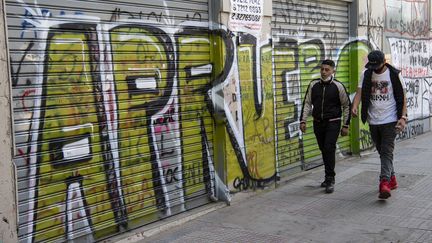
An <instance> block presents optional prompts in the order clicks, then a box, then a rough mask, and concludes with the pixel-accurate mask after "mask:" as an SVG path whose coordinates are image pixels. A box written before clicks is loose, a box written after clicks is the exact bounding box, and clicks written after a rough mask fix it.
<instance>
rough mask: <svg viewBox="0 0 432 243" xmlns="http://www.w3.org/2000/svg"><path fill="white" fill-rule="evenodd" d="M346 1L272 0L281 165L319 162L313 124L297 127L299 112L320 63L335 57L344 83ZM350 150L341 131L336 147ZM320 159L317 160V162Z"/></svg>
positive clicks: (288, 167)
mask: <svg viewBox="0 0 432 243" xmlns="http://www.w3.org/2000/svg"><path fill="white" fill-rule="evenodd" d="M348 16H349V12H348V3H346V2H343V1H330V0H329V1H311V0H306V1H299V0H293V1H282V0H275V1H273V19H272V38H273V61H274V64H273V65H274V81H275V100H276V120H277V121H276V124H277V127H276V129H277V132H276V134H277V158H278V168H279V171H281V172H283V171H286V170H291V169H295V168H299V166H302V168H304V169H307V168H311V167H314V166H316V165H318V164H321V163H322V161H321V157H320V156H321V154H320V151H319V149H318V145H317V143H316V140H315V136H314V134H313V129H312V120H311V119H309V121H308V123H307V127H308V131H307V132H306V133H305V134H303V135H301V134H300V133H299V116H300V111H301V107H302V102H303V97H304V95H305V92H306V89H307V87H308V85H309V82H310V81H311V80H312V79H315V78H319V77H320V72H319V70H320V63H321V61H322V60H324V59H326V58H330V59H332V60H334V61H335V62H336V63H337V70H338V71H337V73H336V78H337V79H338V80H340V81H342V82H343V83H344V85H345V86H346V88H347V89H348V83H349V73H348V71H349V61H348V57H347V54H348V53H347V52H341V51H340V50H342V49H343V48H344V46H345V45H346V44H347V41H348V37H349V32H348ZM349 150H350V144H349V138H348V137H344V138H342V137H340V138H339V140H338V149H337V151H338V152H345V151H349ZM317 161H318V162H317Z"/></svg>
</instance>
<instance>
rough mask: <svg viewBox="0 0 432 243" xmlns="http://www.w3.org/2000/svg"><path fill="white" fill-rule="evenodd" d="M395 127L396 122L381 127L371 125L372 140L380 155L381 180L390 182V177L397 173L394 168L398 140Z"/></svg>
mask: <svg viewBox="0 0 432 243" xmlns="http://www.w3.org/2000/svg"><path fill="white" fill-rule="evenodd" d="M395 126H396V122H391V123H386V124H381V125H369V128H370V132H371V137H372V140H373V142H374V143H375V147H376V149H377V150H378V153H379V155H380V160H381V173H380V180H382V179H386V180H388V181H390V177H391V176H392V175H394V173H395V172H394V167H393V150H394V145H395V138H396V128H395Z"/></svg>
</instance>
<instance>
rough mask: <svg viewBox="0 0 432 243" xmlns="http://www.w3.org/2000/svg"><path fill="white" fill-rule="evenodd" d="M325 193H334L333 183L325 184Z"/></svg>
mask: <svg viewBox="0 0 432 243" xmlns="http://www.w3.org/2000/svg"><path fill="white" fill-rule="evenodd" d="M325 192H326V193H333V192H334V182H330V183H326V187H325Z"/></svg>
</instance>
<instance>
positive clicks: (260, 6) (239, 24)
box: [228, 0, 264, 32]
mask: <svg viewBox="0 0 432 243" xmlns="http://www.w3.org/2000/svg"><path fill="white" fill-rule="evenodd" d="M263 15H264V0H231V10H230V16H229V21H228V26H229V29H230V30H231V31H245V32H260V31H261V27H262V19H263Z"/></svg>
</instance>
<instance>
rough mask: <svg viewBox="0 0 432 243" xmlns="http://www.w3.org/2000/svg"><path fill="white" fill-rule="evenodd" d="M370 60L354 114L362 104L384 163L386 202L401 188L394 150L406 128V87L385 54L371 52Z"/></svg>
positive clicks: (364, 118)
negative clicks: (393, 191) (399, 186)
mask: <svg viewBox="0 0 432 243" xmlns="http://www.w3.org/2000/svg"><path fill="white" fill-rule="evenodd" d="M368 60H369V62H368V63H367V64H366V66H365V68H367V70H365V71H364V72H363V75H362V76H361V78H360V82H359V84H358V87H357V93H356V95H355V97H354V101H353V106H352V110H351V111H352V114H353V116H357V115H358V114H357V113H358V106H359V103H360V102H361V103H362V109H361V120H362V122H363V123H366V121H367V122H368V123H369V128H370V133H371V137H372V140H373V142H374V143H375V147H376V149H377V151H378V153H379V155H380V160H381V173H380V184H379V196H378V197H379V198H381V199H387V198H389V197H390V196H391V193H390V190H393V189H396V188H397V186H398V184H397V181H396V176H395V172H394V167H393V150H394V144H395V142H394V141H395V138H396V133H397V132H400V131H402V130H403V129H404V128H405V125H406V121H407V115H406V114H407V107H406V96H405V89H406V88H405V82H404V81H403V78H402V75H401V74H400V71H399V70H397V69H396V68H394V67H393V66H391V65H390V64H387V63H386V60H385V56H384V53H383V52H381V51H372V52H371V53H369V55H368Z"/></svg>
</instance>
